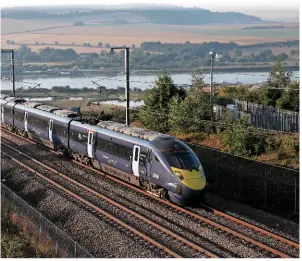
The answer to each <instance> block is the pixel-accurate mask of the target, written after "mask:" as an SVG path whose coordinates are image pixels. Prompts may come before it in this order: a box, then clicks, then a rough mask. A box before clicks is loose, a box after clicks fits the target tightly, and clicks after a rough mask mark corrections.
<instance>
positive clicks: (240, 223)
mask: <svg viewBox="0 0 302 261" xmlns="http://www.w3.org/2000/svg"><path fill="white" fill-rule="evenodd" d="M5 131H6V130H5ZM13 135H15V134H13ZM17 137H19V138H20V136H18V135H17ZM22 139H23V138H22ZM25 140H26V141H27V142H31V143H34V142H33V141H29V140H28V139H25ZM56 153H57V152H56ZM74 162H76V161H74ZM76 163H77V164H78V165H80V166H82V167H84V168H86V169H89V170H90V171H93V172H94V173H97V174H101V175H104V173H102V172H100V171H97V170H95V169H93V168H90V167H88V166H86V165H83V164H81V163H78V162H76ZM106 178H108V179H111V180H112V181H114V182H119V183H120V184H122V185H123V186H125V187H127V188H129V189H131V190H132V191H135V192H136V193H139V194H141V195H144V196H145V197H148V198H149V199H150V198H151V199H152V200H154V201H156V202H158V203H160V204H161V205H162V206H164V207H165V208H167V209H169V210H173V211H176V212H178V213H180V214H182V215H185V216H186V217H188V218H191V219H194V220H196V221H198V222H200V223H202V224H203V225H207V226H210V227H212V228H215V229H218V230H219V231H222V232H223V233H226V234H228V235H232V236H233V237H236V238H238V239H240V240H244V241H245V242H247V243H248V244H250V245H253V246H256V247H257V248H258V249H260V250H264V251H267V252H268V253H270V254H272V256H275V257H284V258H287V257H291V255H290V254H287V253H283V252H281V251H279V250H278V249H275V248H274V247H271V246H269V245H266V244H263V243H262V242H259V241H257V240H255V239H252V238H250V237H248V236H246V235H244V234H243V233H240V232H238V231H235V230H233V229H230V228H228V227H226V226H223V225H221V224H219V223H217V222H214V221H212V220H210V219H207V218H204V217H202V216H200V215H199V214H197V213H194V211H191V210H188V209H186V208H183V207H179V206H177V205H175V204H172V203H170V202H167V201H163V200H161V199H159V198H157V197H155V196H153V195H150V194H149V193H147V192H145V191H142V190H140V189H139V188H136V187H134V186H132V185H130V184H127V183H125V182H123V181H120V180H118V179H116V178H114V177H111V176H106ZM121 207H122V208H124V209H127V208H125V207H124V206H121ZM206 207H207V206H206ZM128 210H129V209H128ZM130 211H131V210H130ZM211 211H212V212H213V213H214V214H215V215H218V216H220V217H222V218H224V219H227V220H229V221H230V222H234V223H236V224H237V225H238V226H240V227H245V228H248V229H249V230H253V231H255V232H257V233H260V234H261V235H263V236H265V237H268V238H270V239H274V240H277V241H279V242H281V243H282V244H284V245H288V246H289V247H290V248H294V249H298V250H299V244H298V243H296V242H293V241H291V240H289V239H286V238H284V237H281V236H279V235H276V234H274V233H271V232H269V231H267V230H264V229H262V228H259V227H257V226H254V225H252V224H250V223H248V222H245V221H243V220H240V219H238V218H235V217H232V216H230V215H228V214H226V213H223V212H220V211H218V210H215V209H211ZM144 219H146V218H145V217H143V218H142V219H141V220H144ZM151 222H152V221H151ZM153 223H154V222H153ZM174 234H175V235H177V234H176V233H174ZM174 238H175V239H176V237H174ZM187 241H188V240H187Z"/></svg>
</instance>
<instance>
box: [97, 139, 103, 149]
mask: <svg viewBox="0 0 302 261" xmlns="http://www.w3.org/2000/svg"><path fill="white" fill-rule="evenodd" d="M98 148H99V149H101V150H105V141H104V140H102V139H98Z"/></svg>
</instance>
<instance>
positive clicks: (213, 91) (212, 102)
mask: <svg viewBox="0 0 302 261" xmlns="http://www.w3.org/2000/svg"><path fill="white" fill-rule="evenodd" d="M209 55H210V56H211V81H210V89H211V95H210V97H211V106H212V120H214V94H215V90H214V88H213V58H214V52H209Z"/></svg>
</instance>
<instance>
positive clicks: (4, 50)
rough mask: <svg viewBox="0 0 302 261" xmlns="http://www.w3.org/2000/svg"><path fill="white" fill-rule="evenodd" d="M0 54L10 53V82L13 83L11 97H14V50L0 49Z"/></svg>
mask: <svg viewBox="0 0 302 261" xmlns="http://www.w3.org/2000/svg"><path fill="white" fill-rule="evenodd" d="M1 53H11V55H12V56H11V67H12V82H13V97H16V91H15V50H14V49H1Z"/></svg>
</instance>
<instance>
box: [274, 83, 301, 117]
mask: <svg viewBox="0 0 302 261" xmlns="http://www.w3.org/2000/svg"><path fill="white" fill-rule="evenodd" d="M276 107H277V108H280V109H284V110H289V111H295V112H299V88H296V86H294V85H290V87H289V88H288V90H284V91H283V94H282V97H281V98H279V99H278V100H277V102H276Z"/></svg>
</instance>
